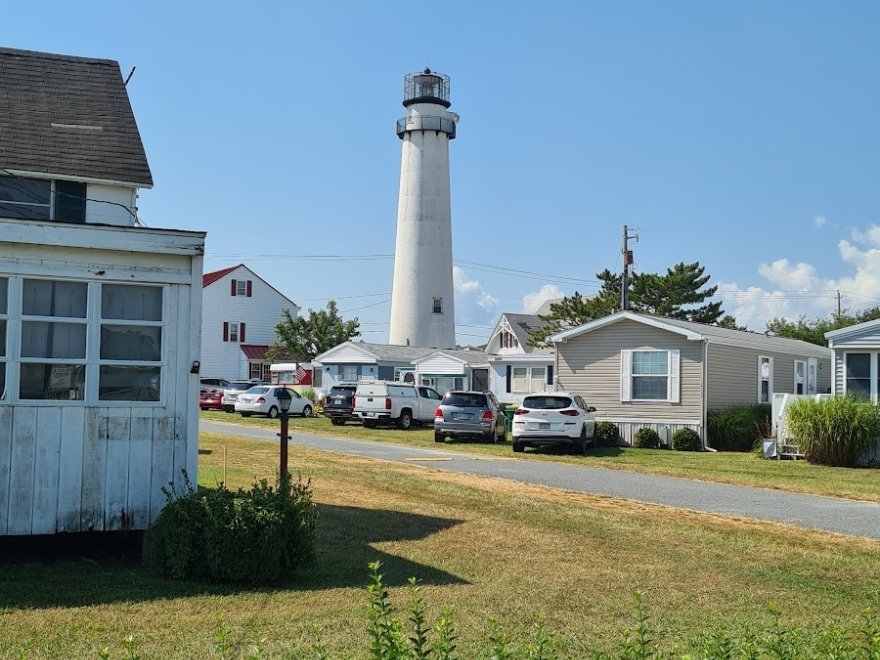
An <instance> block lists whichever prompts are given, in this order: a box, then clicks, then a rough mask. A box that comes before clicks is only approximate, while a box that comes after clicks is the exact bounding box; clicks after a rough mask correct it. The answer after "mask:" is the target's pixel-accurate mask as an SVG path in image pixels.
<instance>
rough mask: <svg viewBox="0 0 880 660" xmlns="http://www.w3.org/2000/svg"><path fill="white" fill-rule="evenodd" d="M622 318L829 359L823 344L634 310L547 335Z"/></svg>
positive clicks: (565, 336) (693, 336)
mask: <svg viewBox="0 0 880 660" xmlns="http://www.w3.org/2000/svg"><path fill="white" fill-rule="evenodd" d="M623 320H629V321H635V322H637V323H643V324H644V325H648V326H653V327H655V328H660V329H662V330H666V331H668V332H674V333H676V334H679V335H682V336H684V337H686V338H687V339H689V340H691V341H707V342H709V343H711V344H726V345H729V346H740V347H744V348H754V349H759V350H765V351H777V352H781V353H796V354H798V355H808V356H813V357H821V358H828V357H830V355H831V351H830V349H828V348H825V347H824V346H817V345H816V344H811V343H809V342H805V341H801V340H800V339H789V338H788V337H768V336H767V335H764V334H761V333H757V332H749V331H746V330H732V329H730V328H719V327H718V326H715V325H707V324H705V323H694V322H692V321H683V320H681V319H670V318H667V317H662V316H651V315H650V314H638V313H636V312H616V313H614V314H609V315H608V316H603V317H602V318H600V319H596V320H595V321H590V322H589V323H585V324H583V325H579V326H577V327H576V328H571V329H569V330H565V331H563V332H559V333H557V334H555V335H553V336H552V337H550V341H552V342H553V343H562V342H565V341H567V340H569V339H571V338H573V337H578V336H580V335H582V334H585V333H588V332H591V331H593V330H597V329H599V328H604V327H606V326H609V325H613V324H615V323H618V322H620V321H623Z"/></svg>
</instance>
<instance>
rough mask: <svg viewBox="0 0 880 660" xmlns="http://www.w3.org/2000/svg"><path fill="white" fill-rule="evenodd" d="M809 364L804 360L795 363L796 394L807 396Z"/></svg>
mask: <svg viewBox="0 0 880 660" xmlns="http://www.w3.org/2000/svg"><path fill="white" fill-rule="evenodd" d="M806 390H807V363H806V362H805V361H803V360H795V361H794V393H795V394H806Z"/></svg>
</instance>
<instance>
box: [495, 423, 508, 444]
mask: <svg viewBox="0 0 880 660" xmlns="http://www.w3.org/2000/svg"><path fill="white" fill-rule="evenodd" d="M495 430H496V432H498V431H500V433H497V435H496V436H495V442H507V429H506V428H504V427H503V426H498V427H496V429H495Z"/></svg>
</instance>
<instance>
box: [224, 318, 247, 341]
mask: <svg viewBox="0 0 880 660" xmlns="http://www.w3.org/2000/svg"><path fill="white" fill-rule="evenodd" d="M244 327H245V324H244V323H235V322H233V321H227V322H225V323H224V324H223V341H231V342H236V343H237V342H242V343H244Z"/></svg>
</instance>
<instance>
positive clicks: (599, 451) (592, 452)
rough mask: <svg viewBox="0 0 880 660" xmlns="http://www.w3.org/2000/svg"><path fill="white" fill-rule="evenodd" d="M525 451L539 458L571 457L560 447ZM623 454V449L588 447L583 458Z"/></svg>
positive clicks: (548, 446) (552, 446) (569, 452)
mask: <svg viewBox="0 0 880 660" xmlns="http://www.w3.org/2000/svg"><path fill="white" fill-rule="evenodd" d="M526 451H527V452H528V453H530V454H537V455H539V456H571V455H572V452H571V450H570V449H569V448H568V447H566V446H562V445H545V446H543V447H529V448H526ZM622 454H623V447H589V448H587V453H586V454H585V456H592V457H593V458H616V457H617V456H621V455H622Z"/></svg>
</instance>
